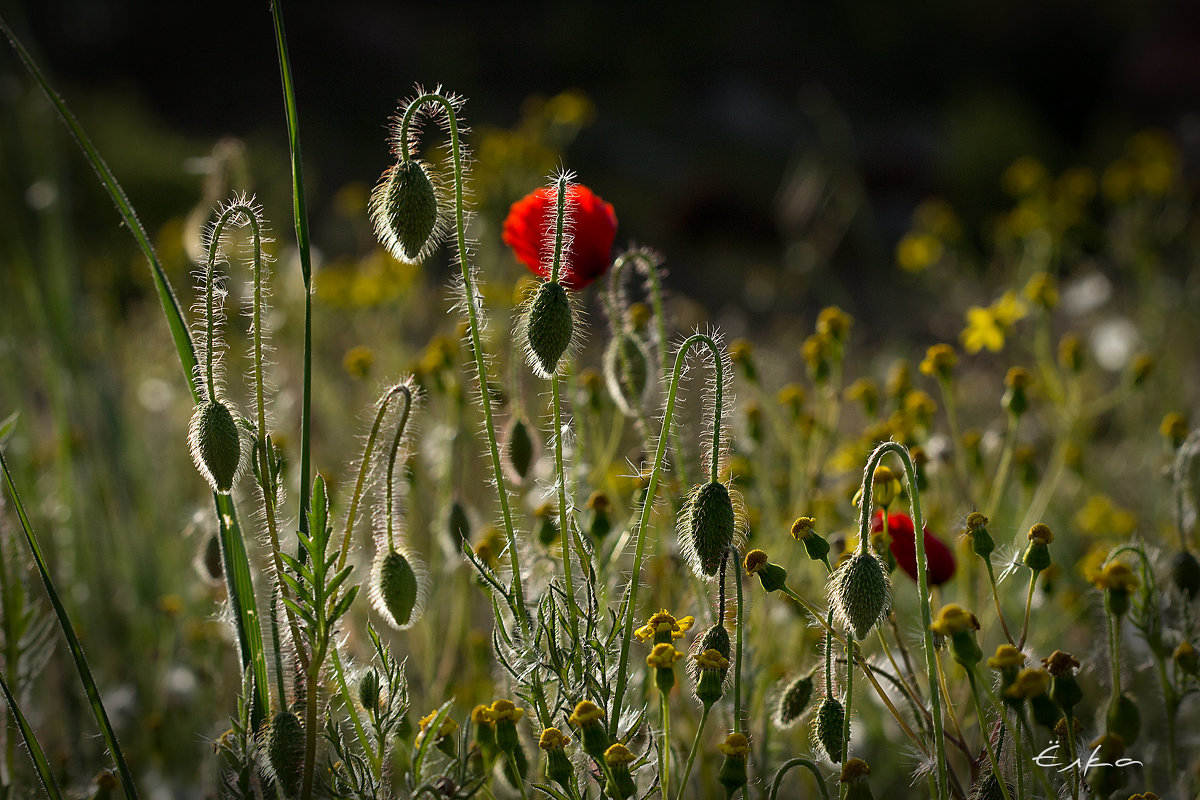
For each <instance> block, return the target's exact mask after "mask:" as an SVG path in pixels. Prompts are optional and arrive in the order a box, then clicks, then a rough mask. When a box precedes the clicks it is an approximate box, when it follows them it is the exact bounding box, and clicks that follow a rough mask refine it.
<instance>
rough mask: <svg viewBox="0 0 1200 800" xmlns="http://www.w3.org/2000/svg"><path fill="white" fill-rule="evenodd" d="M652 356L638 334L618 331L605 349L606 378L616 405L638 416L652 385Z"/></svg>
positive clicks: (633, 415)
mask: <svg viewBox="0 0 1200 800" xmlns="http://www.w3.org/2000/svg"><path fill="white" fill-rule="evenodd" d="M650 362H651V359H650V355H649V354H648V353H647V352H646V346H645V344H643V343H642V341H641V340H640V339H639V338H638V337H636V336H629V335H627V334H625V333H617V335H615V336H614V337H613V338H612V339H610V340H609V342H608V346H607V347H605V349H604V380H605V383H606V384H607V385H608V393H609V394H610V395H611V396H612V399H613V402H615V403H616V404H617V408H619V409H621V413H623V414H624V415H625V416H627V417H636V416H637V414H638V411H639V409H641V407H642V406H643V405H645V402H646V393H647V390H648V389H649V388H650V386H651V381H650Z"/></svg>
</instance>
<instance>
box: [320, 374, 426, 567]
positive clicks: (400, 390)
mask: <svg viewBox="0 0 1200 800" xmlns="http://www.w3.org/2000/svg"><path fill="white" fill-rule="evenodd" d="M397 394H403V395H404V401H405V404H406V410H405V416H407V414H408V411H407V408H408V407H410V406H411V405H412V387H411V386H410V385H409V384H408V383H407V382H402V383H398V384H396V385H395V386H393V387H392V388H390V389H388V390H387V392H386V393H385V394H384V395H383V397H382V398H380V400H379V411H377V412H376V414H375V421H374V422H373V423H372V424H371V431H370V433H368V434H367V443H366V445H364V446H363V454H362V458H361V459H359V464H358V477H357V478H355V480H354V491H353V492H352V493H351V495H350V509H349V511H347V512H346V529H345V531H343V533H342V546H341V548H340V554H339V555H338V564H337V572H341V571H342V568H343V567H345V566H346V555H347V553H349V551H350V536H351V535H352V534H353V532H354V523H355V521H356V520H357V519H358V504H359V502H361V500H362V495H363V488H364V486H365V485H366V482H367V474H368V473H369V472H370V471H371V452H372V451H373V450H374V449H375V439H376V437H378V436H379V429H380V428H381V427H382V426H383V418H384V415H385V414H387V409H388V404H389V403H390V402H391V400H392V398H393V397H395V396H396V395H397Z"/></svg>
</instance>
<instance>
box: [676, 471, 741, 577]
mask: <svg viewBox="0 0 1200 800" xmlns="http://www.w3.org/2000/svg"><path fill="white" fill-rule="evenodd" d="M736 533H737V516H736V514H735V513H734V510H733V498H732V497H731V496H730V494H729V489H728V488H727V487H726V486H725V484H723V483H721V482H720V481H713V482H712V483H708V484H705V485H704V486H697V487H696V488H694V489H693V490H692V492H691V495H690V496H689V497H688V499H687V502H686V503H685V504H684V508H683V512H682V513H681V514H680V518H679V539H680V542H679V544H680V550H681V551H682V552H683V553H684V554H685V558H686V559H687V560H688V561H689V562H690V563H691V564H692V569H693V570H694V571H695V572H696V574H697V575H699V576H701V577H709V578H711V577H714V576H715V575H716V574H717V571H718V570H720V568H721V562H722V561H723V560H724V558H725V554H726V553H727V552H728V551H729V548H730V547H732V546H733V543H734V539H735V536H736Z"/></svg>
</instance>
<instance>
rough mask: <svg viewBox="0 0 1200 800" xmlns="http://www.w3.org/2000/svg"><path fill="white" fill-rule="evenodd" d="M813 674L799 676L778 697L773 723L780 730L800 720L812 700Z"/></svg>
mask: <svg viewBox="0 0 1200 800" xmlns="http://www.w3.org/2000/svg"><path fill="white" fill-rule="evenodd" d="M812 692H813V673H812V672H809V673H808V674H806V675H801V676H799V677H798V678H796V679H795V680H793V681H792V682H791V683H789V684H788V685H787V688H786V689H784V690H783V694H781V695H780V696H779V706H778V707H777V708H776V709H775V723H776V724H777V725H779V726H780V727H781V728H786V727H789V726H790V725H792V724H794V723H795V722H796V720H798V719H799V718H800V715H801V714H803V713H804V710H805V709H806V708H808V701H809V700H811V699H812Z"/></svg>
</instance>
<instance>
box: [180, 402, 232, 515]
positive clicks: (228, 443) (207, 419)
mask: <svg viewBox="0 0 1200 800" xmlns="http://www.w3.org/2000/svg"><path fill="white" fill-rule="evenodd" d="M188 447H189V448H190V449H191V451H192V460H193V461H195V462H196V469H198V470H200V475H201V476H203V478H204V480H206V481H208V483H209V485H210V486H212V488H213V491H215V492H221V493H228V492H229V490H230V489H232V488H233V484H234V483H236V482H237V479H238V476H239V475H240V474H241V471H242V463H243V462H242V437H241V432H240V431H239V430H238V426H237V422H236V421H235V420H234V417H233V412H232V411H230V410H229V406H228V405H226V404H225V402H224V401H222V400H207V401H205V402H203V403H201V404H200V405H198V406H196V411H195V413H193V414H192V422H191V425H190V426H189V427H188Z"/></svg>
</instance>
